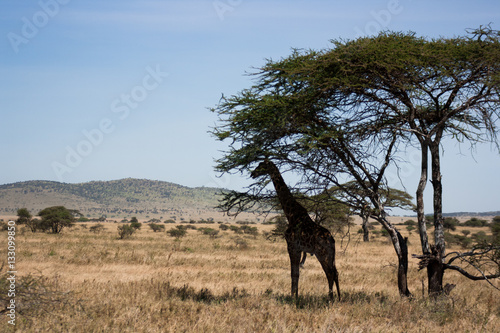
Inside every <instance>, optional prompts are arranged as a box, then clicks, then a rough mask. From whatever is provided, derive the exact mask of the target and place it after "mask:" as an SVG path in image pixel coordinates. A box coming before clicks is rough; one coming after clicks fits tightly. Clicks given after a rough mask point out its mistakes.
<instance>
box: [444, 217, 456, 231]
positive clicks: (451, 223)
mask: <svg viewBox="0 0 500 333" xmlns="http://www.w3.org/2000/svg"><path fill="white" fill-rule="evenodd" d="M458 224H459V222H458V220H457V219H456V218H454V217H447V218H445V219H444V221H443V228H444V229H445V230H451V231H455V230H456V229H457V225H458Z"/></svg>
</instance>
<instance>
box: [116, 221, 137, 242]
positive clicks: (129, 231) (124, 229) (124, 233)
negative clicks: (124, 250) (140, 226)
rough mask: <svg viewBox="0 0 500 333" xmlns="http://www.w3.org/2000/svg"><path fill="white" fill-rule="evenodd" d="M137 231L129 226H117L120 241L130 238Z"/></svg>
mask: <svg viewBox="0 0 500 333" xmlns="http://www.w3.org/2000/svg"><path fill="white" fill-rule="evenodd" d="M136 230H137V229H136V228H134V227H132V225H131V224H124V225H120V226H118V235H119V236H120V239H125V238H129V237H131V236H132V235H133V234H134V232H135V231H136Z"/></svg>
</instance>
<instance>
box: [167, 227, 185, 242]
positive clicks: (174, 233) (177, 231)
mask: <svg viewBox="0 0 500 333" xmlns="http://www.w3.org/2000/svg"><path fill="white" fill-rule="evenodd" d="M167 233H168V234H169V235H170V236H171V237H175V238H176V239H180V238H182V237H184V236H186V233H187V230H186V228H185V227H184V226H182V225H178V226H176V227H175V228H172V229H170V230H169V231H167Z"/></svg>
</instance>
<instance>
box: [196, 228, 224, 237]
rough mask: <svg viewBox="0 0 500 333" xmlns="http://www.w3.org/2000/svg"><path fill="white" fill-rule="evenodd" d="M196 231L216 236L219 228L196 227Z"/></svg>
mask: <svg viewBox="0 0 500 333" xmlns="http://www.w3.org/2000/svg"><path fill="white" fill-rule="evenodd" d="M198 231H199V232H201V233H202V234H204V235H207V236H210V238H217V235H218V234H219V230H215V229H212V228H198Z"/></svg>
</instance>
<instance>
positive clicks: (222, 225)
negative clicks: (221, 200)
mask: <svg viewBox="0 0 500 333" xmlns="http://www.w3.org/2000/svg"><path fill="white" fill-rule="evenodd" d="M219 229H220V230H222V231H226V230H228V229H229V226H228V225H227V224H219Z"/></svg>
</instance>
